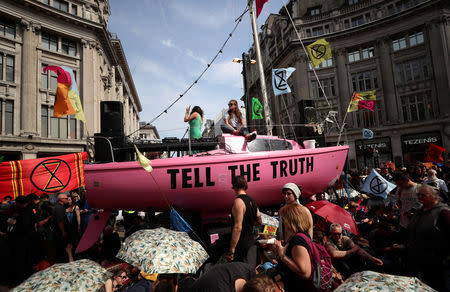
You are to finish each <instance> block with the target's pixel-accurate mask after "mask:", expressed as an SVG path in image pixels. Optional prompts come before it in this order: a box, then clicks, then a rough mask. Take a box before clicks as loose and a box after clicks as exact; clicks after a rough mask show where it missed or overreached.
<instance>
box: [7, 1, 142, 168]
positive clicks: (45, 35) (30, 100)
mask: <svg viewBox="0 0 450 292" xmlns="http://www.w3.org/2000/svg"><path fill="white" fill-rule="evenodd" d="M110 13H111V12H110V6H109V1H108V0H70V1H64V0H0V156H2V157H3V160H14V159H30V158H36V157H45V156H52V155H60V154H65V153H73V152H80V151H86V150H87V145H88V143H87V141H88V139H89V138H88V137H89V136H93V134H94V133H97V132H100V122H101V121H100V102H101V101H121V102H122V103H123V112H124V129H125V134H130V133H132V132H134V131H136V130H137V129H138V123H139V112H140V111H142V107H141V104H140V101H139V97H138V94H137V91H136V88H135V86H134V83H133V79H132V76H131V72H130V70H129V67H128V64H127V60H126V58H125V54H124V51H123V48H122V45H121V42H120V40H119V39H118V38H117V37H116V36H114V35H113V34H111V33H110V32H109V31H108V17H109V15H110ZM46 65H57V66H61V65H65V66H67V67H70V68H72V69H73V71H74V73H75V79H76V82H77V84H78V89H79V92H80V98H81V102H82V106H83V109H84V113H85V116H86V124H83V122H81V121H78V120H76V119H74V117H73V116H69V117H67V116H66V117H62V118H54V117H52V110H53V109H52V108H53V106H52V105H53V104H54V100H55V90H56V85H57V81H56V74H54V73H52V72H50V71H47V73H44V72H43V70H42V69H43V68H44V67H45V66H46ZM135 135H138V133H136V134H135ZM92 141H93V140H92Z"/></svg>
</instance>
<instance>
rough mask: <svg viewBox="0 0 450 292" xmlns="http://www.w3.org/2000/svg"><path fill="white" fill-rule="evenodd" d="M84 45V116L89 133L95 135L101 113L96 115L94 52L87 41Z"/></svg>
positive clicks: (82, 75)
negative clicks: (96, 121)
mask: <svg viewBox="0 0 450 292" xmlns="http://www.w3.org/2000/svg"><path fill="white" fill-rule="evenodd" d="M81 45H82V56H81V58H82V60H81V80H82V82H81V84H80V93H81V96H80V98H81V102H82V104H83V110H84V115H85V116H86V124H85V127H86V128H87V132H88V133H89V135H91V136H92V135H93V134H94V133H96V132H99V131H100V128H96V127H95V124H96V123H95V119H96V118H98V119H100V113H97V114H95V108H96V107H95V91H94V85H95V84H94V83H95V79H94V50H93V49H91V48H90V47H89V42H88V41H87V40H84V39H82V40H81ZM86 135H87V133H86V131H83V134H82V137H83V138H84V137H86Z"/></svg>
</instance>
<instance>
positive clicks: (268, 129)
mask: <svg viewBox="0 0 450 292" xmlns="http://www.w3.org/2000/svg"><path fill="white" fill-rule="evenodd" d="M248 10H249V14H250V19H251V22H252V29H253V38H254V41H255V49H256V63H257V64H258V69H259V81H260V83H261V93H262V97H263V103H264V119H265V120H266V132H267V133H266V134H267V135H269V136H271V135H272V121H271V118H270V107H269V99H268V97H267V89H266V79H265V78H264V68H263V62H262V58H261V49H260V47H259V37H258V28H257V26H256V16H255V11H254V10H253V0H249V1H248Z"/></svg>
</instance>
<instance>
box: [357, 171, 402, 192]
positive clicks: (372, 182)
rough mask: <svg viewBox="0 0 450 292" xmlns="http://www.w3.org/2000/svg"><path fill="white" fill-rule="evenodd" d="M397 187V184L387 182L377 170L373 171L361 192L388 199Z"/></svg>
mask: <svg viewBox="0 0 450 292" xmlns="http://www.w3.org/2000/svg"><path fill="white" fill-rule="evenodd" d="M395 187H396V185H395V184H393V183H391V182H389V181H388V180H386V179H385V178H384V177H382V176H381V175H380V174H379V173H378V172H376V170H375V169H372V172H371V173H370V174H369V176H368V177H367V178H366V180H365V181H364V184H363V186H362V188H361V191H363V192H365V193H369V194H372V195H374V196H378V197H382V198H384V199H386V198H387V196H388V194H389V193H390V192H391V191H392V190H393V189H395Z"/></svg>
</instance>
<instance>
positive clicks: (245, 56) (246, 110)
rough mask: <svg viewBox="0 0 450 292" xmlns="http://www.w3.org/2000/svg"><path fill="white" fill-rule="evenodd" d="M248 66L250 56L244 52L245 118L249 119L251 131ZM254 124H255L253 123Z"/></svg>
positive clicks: (248, 124) (248, 125)
mask: <svg viewBox="0 0 450 292" xmlns="http://www.w3.org/2000/svg"><path fill="white" fill-rule="evenodd" d="M247 64H249V56H248V55H247V54H246V53H245V52H244V53H242V77H243V79H244V98H245V112H246V113H247V116H246V117H245V118H246V119H247V127H248V128H249V130H250V131H251V129H252V127H250V121H251V118H250V115H251V110H252V109H251V108H250V104H251V103H250V100H249V95H248V88H247V84H248V83H247ZM252 124H253V123H252Z"/></svg>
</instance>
